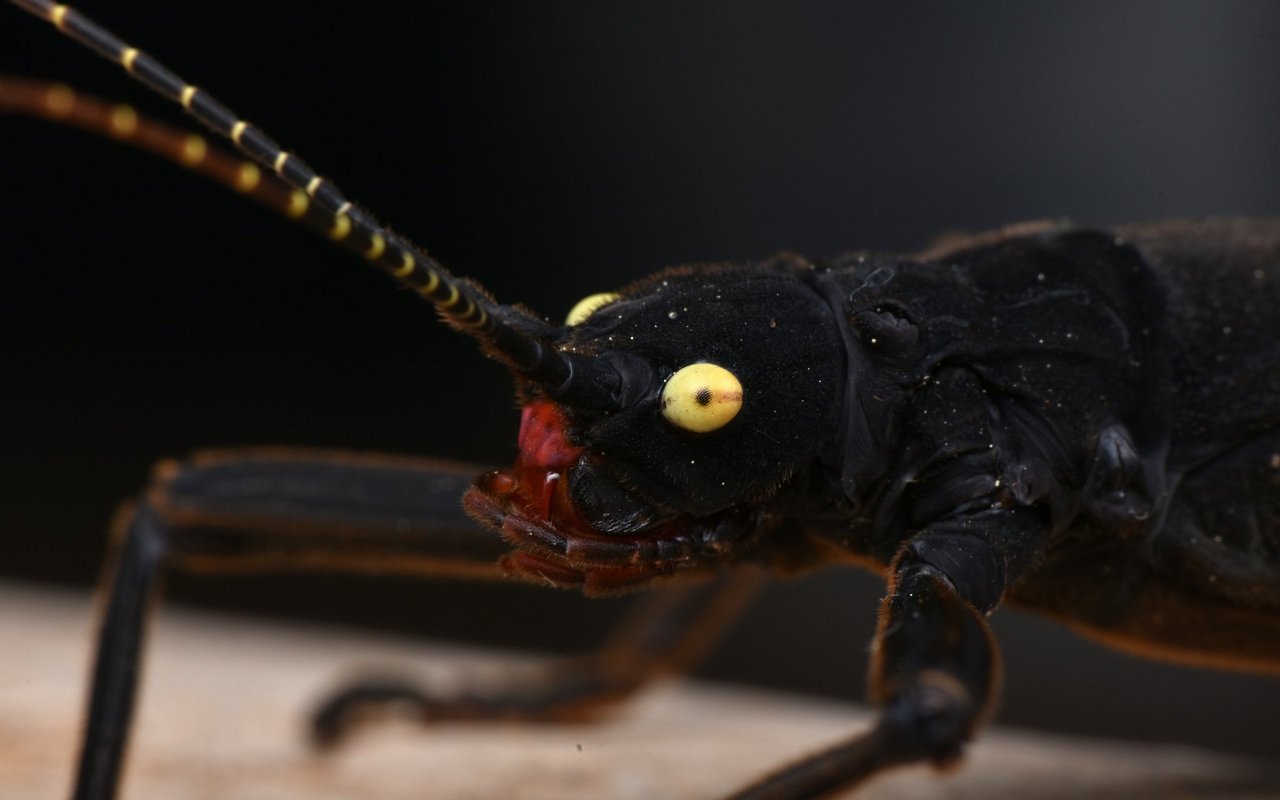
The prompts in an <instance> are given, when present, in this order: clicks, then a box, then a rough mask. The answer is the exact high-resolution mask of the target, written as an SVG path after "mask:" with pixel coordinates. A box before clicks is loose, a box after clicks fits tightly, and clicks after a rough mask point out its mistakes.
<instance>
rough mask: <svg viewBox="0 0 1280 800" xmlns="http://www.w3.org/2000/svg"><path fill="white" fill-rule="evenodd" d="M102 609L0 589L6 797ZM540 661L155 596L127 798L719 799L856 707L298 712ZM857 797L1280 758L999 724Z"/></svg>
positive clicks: (994, 788)
mask: <svg viewBox="0 0 1280 800" xmlns="http://www.w3.org/2000/svg"><path fill="white" fill-rule="evenodd" d="M93 618H94V611H93V610H92V608H91V604H90V601H89V599H88V598H87V597H85V596H82V595H72V594H57V593H52V592H48V591H39V590H33V589H29V588H20V587H15V586H0V631H3V648H2V649H0V787H3V788H2V789H0V794H3V796H4V797H6V798H11V800H37V799H38V800H48V798H56V797H60V796H64V795H65V794H66V793H67V790H68V786H69V782H70V765H71V762H72V755H73V753H74V750H75V746H76V732H77V726H78V724H79V715H80V706H81V702H82V696H83V693H84V686H83V683H84V678H85V675H86V674H87V666H86V665H87V663H88V657H89V654H88V643H89V641H90V631H91V629H92V624H93ZM531 662H532V660H531V659H529V660H526V659H519V660H517V659H514V658H512V657H511V656H509V655H506V656H495V655H493V654H484V653H477V652H475V651H464V650H460V649H455V648H443V647H438V646H428V645H421V644H417V643H411V642H405V641H396V640H391V639H387V638H374V637H364V636H357V635H351V634H346V633H337V632H334V631H331V630H321V629H314V628H305V627H299V626H287V625H280V624H276V625H267V624H262V623H259V622H248V621H242V620H238V619H235V618H228V617H219V616H212V615H205V614H197V613H192V612H185V611H171V610H165V611H163V612H162V613H161V614H160V615H159V619H158V620H157V623H156V625H155V626H154V629H153V632H152V646H151V649H150V652H149V654H148V658H147V675H146V679H145V682H144V689H143V692H142V697H143V701H142V708H141V712H140V715H139V717H138V729H137V738H136V740H135V746H134V757H133V759H132V761H131V763H130V765H129V770H128V773H127V777H126V784H125V791H124V797H125V800H151V799H152V798H157V799H158V798H164V800H195V799H196V798H254V800H295V799H296V800H303V799H304V798H305V800H339V798H342V799H344V800H345V798H351V797H359V798H362V799H363V800H393V798H404V799H405V800H409V798H413V799H414V800H418V798H432V800H453V799H455V798H510V799H512V800H574V799H575V798H583V799H584V800H585V798H593V799H596V798H605V799H612V798H618V799H619V800H641V799H642V798H643V799H645V800H648V799H650V798H662V799H663V800H668V799H670V800H678V799H680V798H691V799H692V798H714V797H717V796H720V795H722V794H724V793H726V792H727V791H729V790H730V789H733V788H735V787H737V786H738V785H739V784H741V783H743V782H745V781H747V780H749V779H751V778H753V777H755V776H757V775H758V774H759V773H761V772H762V771H766V770H768V769H770V768H772V767H774V766H776V765H778V764H780V763H782V762H783V761H785V760H787V759H790V758H793V757H795V756H798V755H801V754H803V753H805V752H806V751H808V750H810V749H813V748H815V747H817V746H820V745H822V744H825V743H829V742H831V741H832V740H834V739H836V738H839V737H841V736H844V735H847V734H848V733H850V732H852V731H853V730H855V729H857V728H858V727H859V726H862V725H865V724H867V719H868V718H867V715H866V713H865V711H862V710H859V709H854V708H850V707H846V706H841V705H838V704H834V703H820V702H817V701H813V700H799V699H795V698H790V697H786V696H780V695H776V694H766V693H762V692H754V691H746V690H729V689H721V688H714V687H708V686H705V685H697V684H681V685H678V686H664V687H659V688H657V689H655V690H653V691H650V692H648V693H646V694H644V695H643V696H642V697H641V698H640V700H639V701H638V702H637V703H635V704H632V705H630V706H627V707H625V708H624V709H623V710H622V711H621V712H620V713H619V714H617V715H616V716H615V717H613V718H611V720H610V721H608V722H607V723H605V724H602V725H594V726H592V725H584V726H570V727H554V726H528V727H521V726H511V725H481V724H466V725H461V724H450V725H441V726H439V727H435V728H430V729H426V728H420V727H415V726H410V725H408V724H396V723H392V724H388V725H384V726H379V727H376V728H373V729H370V730H368V731H364V732H362V733H361V734H360V735H358V736H357V737H355V739H354V740H353V741H352V742H351V743H350V744H349V745H348V746H346V747H343V748H342V749H340V750H339V751H338V752H336V753H333V754H331V755H328V756H323V757H322V756H319V755H317V754H315V753H313V752H312V751H311V750H310V749H309V748H308V747H307V745H306V743H305V738H304V736H303V733H304V731H303V729H302V726H303V721H304V720H305V718H306V712H307V711H308V710H309V709H310V708H311V707H312V706H313V705H314V704H315V703H316V702H317V701H318V700H319V699H320V698H322V697H323V696H324V695H325V693H326V691H328V690H330V689H332V688H334V687H335V686H336V685H337V684H338V683H340V682H341V678H342V677H344V676H346V675H350V674H352V673H357V672H359V671H361V670H362V669H372V668H378V667H381V668H383V669H387V668H395V669H396V670H397V671H404V670H406V669H411V670H413V671H414V672H415V673H419V674H421V675H422V676H423V678H424V679H425V680H430V681H433V682H435V683H436V684H439V685H442V686H448V685H450V684H455V685H456V683H457V682H458V681H459V680H460V679H463V678H465V680H467V681H468V682H472V683H475V682H483V681H486V680H496V679H498V678H499V677H500V676H502V675H504V674H509V671H510V670H513V669H522V668H528V667H529V666H530V664H531ZM856 794H857V797H858V798H859V799H860V800H891V799H892V800H910V799H911V798H925V797H930V798H933V797H938V796H945V797H947V798H952V799H953V800H964V799H968V798H973V799H974V800H977V799H978V798H982V800H992V799H998V798H1019V800H1051V799H1052V800H1067V799H1068V798H1104V799H1112V798H1114V799H1115V800H1119V799H1120V798H1165V797H1177V798H1180V799H1181V800H1196V799H1199V798H1206V799H1207V798H1214V799H1215V800H1245V799H1246V798H1248V799H1249V800H1261V799H1262V798H1272V799H1273V800H1275V799H1277V798H1280V768H1277V765H1274V764H1267V763H1265V762H1259V761H1251V760H1245V759H1239V758H1234V757H1230V756H1222V755H1217V754H1212V753H1207V752H1204V751H1200V750H1194V749H1189V748H1179V747H1170V746H1155V745H1136V744H1129V743H1117V742H1107V741H1090V740H1078V739H1068V738H1064V737H1052V736H1045V735H1039V734H1030V733H1022V732H1015V731H1010V730H999V729H997V730H995V731H992V732H989V733H988V734H987V735H986V736H984V737H983V738H982V740H981V741H980V742H979V744H977V745H976V746H975V747H973V748H972V751H971V753H970V755H969V757H968V758H967V759H966V761H965V762H964V764H963V765H962V767H961V768H960V769H959V770H958V771H954V772H952V773H948V774H941V775H940V774H937V773H934V772H933V771H931V770H928V769H925V768H915V769H906V770H903V771H900V772H898V773H895V774H892V775H889V776H886V777H884V778H882V779H880V780H878V781H876V782H874V783H873V784H872V785H870V786H868V787H866V788H865V789H864V790H863V791H862V792H860V793H856Z"/></svg>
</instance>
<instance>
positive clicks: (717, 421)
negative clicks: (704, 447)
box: [662, 363, 742, 433]
mask: <svg viewBox="0 0 1280 800" xmlns="http://www.w3.org/2000/svg"><path fill="white" fill-rule="evenodd" d="M741 409H742V384H741V383H740V382H739V381H738V379H737V378H736V377H734V375H733V373H732V372H730V371H729V370H727V369H725V368H724V367H721V366H718V365H716V364H707V363H702V364H690V365H689V366H687V367H683V368H681V369H679V370H677V371H676V373H675V374H674V375H672V376H671V377H670V378H668V379H667V385H666V386H664V387H662V416H664V417H666V418H667V422H670V423H671V424H672V425H675V426H676V427H677V428H683V429H684V430H686V431H692V432H693V433H707V432H708V431H714V430H716V429H717V428H723V427H724V426H725V425H728V424H729V420H731V419H733V418H734V417H736V416H737V415H738V412H739V411H740V410H741Z"/></svg>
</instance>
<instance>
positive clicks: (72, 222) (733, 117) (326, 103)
mask: <svg viewBox="0 0 1280 800" xmlns="http://www.w3.org/2000/svg"><path fill="white" fill-rule="evenodd" d="M331 5H334V4H323V3H316V2H262V1H261V0H255V2H248V1H247V0H235V1H232V0H219V2H216V3H215V2H207V3H191V2H187V3H180V4H176V3H171V2H157V1H155V0H152V1H151V2H140V1H138V0H131V1H130V2H127V3H126V2H115V3H111V2H85V3H84V4H83V5H82V6H81V7H82V8H83V9H84V10H85V11H86V12H88V13H90V14H92V15H94V16H96V17H97V18H99V19H100V21H102V22H104V23H105V24H107V25H109V26H110V27H112V28H113V29H115V30H116V31H117V32H118V33H120V34H121V35H122V36H124V37H125V38H126V39H127V40H129V41H130V42H132V43H134V44H136V45H138V46H140V47H142V48H143V49H146V50H149V51H150V52H152V53H154V54H156V55H157V56H159V57H160V58H162V59H163V60H165V61H167V62H168V63H170V64H171V65H172V66H173V67H174V68H175V69H177V70H178V71H179V72H180V73H181V74H183V75H184V76H186V77H187V78H188V79H190V80H191V81H193V82H194V83H197V84H199V85H201V86H203V87H205V88H208V89H210V90H211V91H213V92H214V93H215V94H216V95H218V96H220V97H221V98H222V99H223V100H225V101H226V102H228V103H229V104H230V105H231V106H232V107H233V108H235V109H236V110H237V111H239V113H241V114H242V115H244V116H245V117H246V118H248V119H250V120H252V121H254V122H256V123H258V124H260V125H261V126H262V127H264V128H265V129H267V130H268V131H269V132H271V133H272V134H273V135H274V136H275V137H276V138H278V139H279V140H280V141H281V142H283V143H284V144H285V145H286V146H287V147H289V148H291V149H295V150H297V151H298V152H299V153H300V154H302V155H303V156H304V157H305V158H307V159H308V160H309V161H310V162H311V163H312V164H313V165H315V166H316V167H317V168H319V169H320V170H321V172H323V173H325V174H327V175H329V176H330V177H332V178H333V179H334V180H335V181H336V182H337V183H338V184H339V185H340V186H342V187H343V188H344V189H345V190H346V191H347V192H348V193H349V194H350V195H351V196H352V197H353V198H355V199H356V200H358V201H359V202H362V203H364V204H365V205H367V206H369V207H370V208H371V209H373V210H374V211H375V212H376V213H378V214H379V215H380V216H381V217H382V218H383V219H385V220H387V221H388V222H390V223H392V224H393V225H395V226H397V228H398V229H399V230H401V231H403V232H405V233H407V234H409V235H410V236H412V237H414V238H415V239H417V240H418V241H420V242H421V243H423V244H424V245H425V246H427V247H428V248H429V249H430V250H431V251H432V252H433V253H434V254H436V255H437V256H438V257H439V258H441V259H442V260H443V261H444V262H445V263H446V264H449V265H451V266H453V267H454V268H455V269H456V270H457V271H459V272H461V273H463V274H467V275H472V276H476V277H478V278H480V279H482V280H483V281H484V282H485V283H486V284H487V285H488V286H489V287H490V288H491V289H492V290H493V291H494V292H495V293H496V294H497V295H498V296H499V297H500V298H502V299H504V300H506V301H510V302H514V301H519V302H523V303H526V304H529V305H530V306H532V307H534V308H536V309H538V310H540V311H542V312H543V313H545V314H547V315H549V316H557V317H558V316H560V315H562V314H563V313H564V312H565V310H567V308H568V307H569V306H570V305H571V304H572V303H573V302H574V301H575V300H576V299H578V298H579V297H580V296H582V295H584V294H587V293H589V292H595V291H601V290H606V289H609V288H612V287H615V286H617V285H619V284H620V283H623V282H625V281H627V280H630V279H632V278H635V277H637V276H640V275H642V274H644V273H646V272H649V271H651V270H653V269H656V268H658V267H661V266H665V265H670V264H678V263H684V262H695V261H708V260H738V259H752V258H759V257H763V256H767V255H769V254H771V253H773V252H775V251H778V250H780V249H790V250H795V251H799V252H802V253H805V254H808V255H811V256H824V255H833V254H836V253H838V252H840V251H841V250H845V249H852V248H879V249H911V248H915V247H918V246H921V245H924V244H926V243H927V242H928V241H929V240H930V239H931V238H933V237H934V236H935V235H937V234H939V233H941V232H944V231H948V230H957V229H966V230H978V229H984V228H990V227H994V226H999V225H1002V224H1005V223H1010V222H1015V221H1020V220H1026V219H1034V218H1043V217H1061V216H1066V217H1071V218H1073V219H1075V220H1077V221H1081V222H1098V223H1109V222H1122V221H1136V220H1143V219H1155V218H1161V217H1171V216H1200V215H1208V214H1233V215H1234V214H1274V213H1277V212H1280V5H1277V4H1271V3H1262V2H1248V3H1243V2H1238V3H1217V2H1215V3H1209V2H1185V1H1180V2H1158V3H1157V2H1150V3H1123V2H1113V1H1110V0H1109V1H1108V2H1070V3H1056V4H1048V3H1011V2H985V3H981V4H974V3H966V4H931V3H915V2H901V3H893V4H871V3H848V4H830V5H829V6H824V5H820V4H814V5H798V4H789V5H790V6H792V7H790V8H788V9H787V10H785V11H782V10H778V9H775V8H772V7H771V5H770V4H767V3H758V2H736V3H725V4H721V5H718V6H710V5H703V4H684V3H681V4H634V5H632V4H626V5H624V4H612V3H595V2H576V3H554V4H549V3H521V4H511V5H507V4H502V5H496V4H490V3H450V4H441V5H440V6H439V7H434V8H422V7H420V5H419V4H404V5H402V6H386V5H380V4H379V5H375V4H364V5H358V4H357V5H354V6H350V5H348V6H347V7H344V8H341V9H339V8H337V7H336V5H335V7H330V6H331ZM0 70H4V71H8V72H15V73H20V74H23V75H28V76H42V77H54V78H57V79H59V80H63V81H67V82H69V83H73V84H75V85H76V86H78V87H79V88H82V89H92V90H93V91H95V92H97V93H100V94H103V95H106V96H109V97H112V98H126V99H128V100H129V101H130V102H134V103H137V104H138V105H139V106H140V107H142V108H144V109H147V110H149V111H150V112H152V113H159V114H160V115H162V116H165V117H167V118H170V119H173V118H175V117H176V116H177V115H175V114H174V113H173V111H172V109H169V108H167V107H166V106H165V104H164V103H162V102H157V101H153V100H152V99H151V98H149V97H148V96H147V95H146V94H145V92H144V91H143V90H141V89H140V88H137V87H135V86H133V85H131V84H130V83H129V81H128V80H127V79H126V78H125V77H124V75H123V73H121V72H120V71H119V70H117V69H116V68H114V67H112V66H110V65H108V64H106V63H104V62H100V61H98V60H97V59H95V58H94V57H93V56H91V55H88V54H86V53H85V52H82V51H81V50H80V49H78V48H77V47H75V46H73V45H72V44H71V43H69V42H67V41H65V40H63V39H61V38H59V37H58V36H57V35H56V34H55V33H54V31H53V30H52V29H51V28H49V27H48V26H46V25H44V24H42V23H39V22H37V21H36V20H34V19H30V18H27V17H26V16H24V15H22V14H21V13H19V12H18V11H16V10H15V9H12V8H7V7H6V8H0ZM0 143H3V148H2V149H0V198H2V199H0V202H2V203H3V207H2V210H3V214H0V241H2V242H3V246H2V249H0V254H2V255H0V263H2V269H0V281H2V283H0V286H2V287H3V288H2V289H0V324H2V325H3V329H2V330H0V336H3V339H2V340H0V341H2V344H0V367H2V368H3V372H2V373H0V374H3V376H4V383H5V388H4V389H3V398H4V400H3V405H2V406H0V410H2V412H3V413H2V414H0V441H2V442H3V446H2V447H0V470H2V471H3V472H2V474H0V493H2V496H0V572H2V573H3V574H4V575H8V576H15V577H21V578H24V579H30V580H40V581H49V582H56V583H62V584H76V585H88V584H89V583H91V582H92V581H93V580H94V577H95V575H96V573H97V571H98V568H99V566H100V564H101V563H102V560H103V536H102V532H103V530H104V527H105V525H106V522H107V520H108V518H109V516H110V514H111V512H112V509H113V507H114V505H115V504H116V502H117V501H119V500H120V499H121V498H124V497H126V496H128V495H129V494H130V493H131V492H133V491H134V490H135V489H136V488H137V487H138V486H139V485H140V484H141V483H142V481H143V480H144V476H145V474H146V469H147V466H148V464H149V463H150V462H151V461H152V460H154V459H155V458H157V457H160V456H167V455H180V454H183V453H185V452H188V451H190V450H191V449H193V448H196V447H199V446H207V445H226V444H242V443H250V442H264V443H287V444H314V445H326V446H341V447H348V448H358V449H369V450H384V451H395V452H405V453H431V454H436V455H441V456H446V457H450V458H458V459H466V460H472V461H478V462H485V463H499V462H503V461H506V460H507V459H509V457H510V455H511V453H512V451H513V447H514V435H515V429H516V422H517V417H516V414H515V413H514V411H513V404H512V400H511V389H510V385H509V381H508V380H507V378H506V376H505V375H504V374H503V373H502V371H501V370H500V369H499V368H498V367H496V366H494V365H492V364H489V363H486V362H484V361H482V359H480V358H479V357H478V356H477V355H476V354H475V352H474V349H473V347H472V345H471V344H470V343H469V342H468V341H466V340H464V339H462V337H459V336H456V335H452V334H450V333H449V332H448V331H447V330H445V329H444V328H443V327H442V326H440V325H438V324H437V323H436V322H435V321H434V319H433V315H432V313H431V312H429V311H428V310H427V309H426V307H425V306H424V305H423V304H422V303H421V302H420V301H418V300H416V299H415V298H414V297H413V296H412V295H410V294H408V293H405V292H402V291H398V290H396V289H395V288H394V287H393V286H392V285H390V284H389V283H388V282H387V281H386V280H385V279H384V278H383V277H381V276H380V275H377V274H373V273H372V272H371V271H369V270H367V269H365V268H364V267H362V265H361V264H360V262H359V261H358V260H355V259H353V258H350V257H348V256H345V255H344V254H342V253H340V252H338V251H336V250H334V249H333V248H331V247H330V246H329V245H328V243H327V242H324V241H323V240H319V239H316V238H314V237H312V236H310V235H308V234H306V233H305V232H303V231H301V230H299V229H297V228H295V227H293V226H291V225H289V224H287V223H285V222H283V221H281V220H278V219H274V218H272V217H271V215H269V214H267V213H264V212H263V211H261V210H260V209H259V208H257V207H256V206H254V205H252V204H250V203H247V202H244V201H243V200H242V199H240V198H238V197H236V196H234V195H233V194H232V193H229V192H227V191H226V190H223V189H221V188H219V187H216V186H211V185H207V184H206V183H205V182H204V181H202V180H200V179H197V178H194V177H192V176H190V175H188V174H186V173H184V172H183V171H181V170H178V169H176V168H173V167H171V166H169V165H167V164H164V163H159V162H157V161H155V160H153V159H152V158H150V157H147V156H144V155H140V154H136V153H134V152H131V151H128V150H126V149H122V148H120V147H118V146H116V145H114V144H110V143H104V142H101V141H97V140H94V139H92V138H91V137H88V136H85V135H84V134H81V133H78V132H74V131H70V130H60V129H57V128H55V127H51V126H48V125H45V124H43V123H37V122H30V121H26V120H16V119H12V120H11V119H5V120H0ZM169 585H170V588H171V596H172V597H174V598H175V600H176V601H177V602H181V603H198V604H202V605H216V606H219V607H225V608H236V609H244V610H252V611H255V612H262V613H270V614H296V615H304V616H307V617H314V618H318V619H323V620H328V621H334V622H340V623H346V624H351V625H358V626H360V627H364V628H384V629H391V630H396V631H405V632H412V633H415V634H421V635H423V636H429V637H435V638H448V639H459V640H466V641H471V642H479V643H496V644H502V645H506V646H512V647H537V648H550V649H575V648H583V647H586V646H588V645H589V644H590V642H592V641H595V640H596V639H598V638H599V637H600V636H601V635H602V632H603V631H604V630H605V629H606V627H607V623H608V621H609V619H610V618H612V617H613V616H614V615H615V614H616V613H617V611H618V610H619V608H620V606H619V605H618V603H617V602H612V601H610V602H603V601H602V602H587V601H583V600H582V599H580V598H577V597H575V596H572V595H570V594H568V593H554V592H550V591H543V590H538V589H534V588H528V587H523V586H489V587H479V588H475V587H466V586H461V585H456V584H449V583H423V582H414V581H406V580H381V581H372V580H364V579H341V580H340V579H336V578H325V579H314V578H310V579H298V578H287V579H286V578H280V579H275V578H272V579H253V580H248V579H245V580H239V579H237V580H232V579H223V578H220V579H208V578H203V579H192V578H185V577H182V576H176V577H175V578H173V579H172V580H171V581H170V584H169ZM880 593H881V586H880V585H879V583H878V581H877V580H876V579H875V578H873V577H871V576H867V575H862V574H851V573H848V572H834V571H831V572H826V573H822V574H819V575H816V576H813V577H812V578H810V579H808V580H805V581H802V582H797V583H792V584H787V585H783V586H780V587H778V588H776V589H774V590H772V591H770V592H769V593H768V594H767V595H766V596H765V597H763V598H762V599H761V601H760V602H759V603H758V604H757V605H756V606H755V607H754V609H753V610H752V612H751V613H750V614H749V615H748V616H747V617H746V618H745V619H744V620H743V621H742V623H741V624H740V625H739V626H738V627H737V628H736V629H735V632H734V633H733V634H732V635H731V636H730V637H729V639H728V641H726V643H725V644H724V646H723V647H721V648H720V649H719V650H718V651H717V653H716V655H715V656H714V657H713V658H712V660H711V663H710V664H709V665H708V666H707V667H706V668H705V669H704V670H703V674H705V675H708V676H714V677H719V678H730V679H733V680H739V681H753V682H758V683H763V684H768V685H774V686H785V687H789V688H792V689H797V690H801V691H807V692H812V693H822V694H828V695H831V696H836V697H840V698H847V699H858V698H860V697H861V696H862V691H863V681H864V666H863V662H864V660H865V649H866V645H867V642H868V639H869V636H870V633H871V626H872V622H873V617H874V612H875V607H876V601H877V599H878V598H879V596H880ZM995 624H996V628H997V632H998V634H999V636H1000V638H1001V640H1002V642H1003V643H1004V645H1005V652H1006V656H1007V685H1006V689H1005V700H1004V708H1003V712H1002V715H1001V716H1002V719H1003V720H1004V721H1006V722H1010V723H1016V724H1019V725H1033V726H1037V727H1044V728H1052V729H1057V730H1069V731H1079V732H1087V733H1091V734H1100V735H1107V736H1114V737H1144V738H1156V739H1172V740H1178V741H1194V742H1200V743H1203V744H1207V745H1211V746H1214V747H1218V748H1221V749H1236V750H1241V751H1255V752H1268V751H1269V752H1272V753H1277V752H1280V739H1278V738H1277V737H1276V736H1275V735H1274V732H1275V730H1276V728H1275V720H1276V718H1277V717H1280V683H1278V682H1277V681H1275V680H1274V679H1272V680H1266V679H1261V678H1251V677H1246V676H1241V675H1231V674H1214V673H1209V672H1199V671H1195V670H1189V669H1185V668H1180V667H1174V666H1168V665H1163V664H1155V663H1151V662H1145V661H1139V660H1136V659H1131V658H1129V657H1126V656H1122V655H1118V654H1115V653H1113V652H1111V651H1107V650H1104V649H1102V648H1100V647H1098V646H1095V645H1092V644H1088V643H1085V642H1082V641H1081V640H1079V639H1077V638H1076V637H1074V636H1072V635H1071V634H1069V633H1067V632H1065V631H1063V630H1062V629H1060V628H1058V627H1055V626H1053V625H1051V624H1049V623H1047V622H1042V621H1040V620H1036V619H1033V618H1029V617H1024V616H1020V615H1018V614H1017V613H1014V612H1009V611H1002V612H1000V613H999V614H998V615H997V616H996V621H995ZM2 636H3V632H0V637H2ZM4 646H9V643H5V644H4ZM337 666H338V665H335V667H337Z"/></svg>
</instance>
